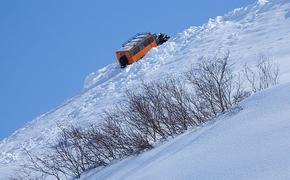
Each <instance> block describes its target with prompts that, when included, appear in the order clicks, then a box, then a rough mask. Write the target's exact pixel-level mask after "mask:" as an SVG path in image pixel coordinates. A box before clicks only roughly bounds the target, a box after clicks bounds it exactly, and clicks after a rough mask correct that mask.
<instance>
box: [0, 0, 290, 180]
mask: <svg viewBox="0 0 290 180" xmlns="http://www.w3.org/2000/svg"><path fill="white" fill-rule="evenodd" d="M289 29H290V1H289V0H273V1H269V2H267V1H262V0H259V1H258V2H257V3H255V4H252V5H249V6H248V7H245V8H239V9H236V10H234V11H232V12H230V13H228V14H227V15H225V16H223V17H217V18H215V19H210V20H209V22H208V23H207V24H205V25H203V26H201V27H190V28H188V29H187V30H185V31H184V32H182V33H180V34H179V35H178V36H177V37H176V38H173V39H171V40H170V41H168V42H167V43H166V44H164V45H163V46H161V47H158V48H155V49H153V50H152V51H151V52H150V53H149V54H148V55H147V56H146V57H145V58H144V59H143V60H141V61H139V62H138V63H136V64H134V65H131V66H129V67H128V68H126V69H120V68H119V65H118V64H117V63H113V64H111V65H108V66H106V67H104V68H103V69H100V70H98V71H97V72H95V73H92V74H91V75H89V76H88V77H87V78H86V80H85V85H84V91H83V93H81V94H80V95H78V96H76V97H73V98H72V99H70V100H68V101H67V102H65V103H64V104H63V105H61V106H59V107H57V108H55V109H53V110H51V111H50V112H48V113H46V114H44V115H41V116H40V117H38V118H36V119H34V120H33V121H31V122H30V123H28V124H27V125H26V126H25V127H24V128H22V129H19V130H18V131H16V132H15V133H14V134H13V135H12V136H10V137H9V138H7V139H5V140H3V141H2V142H1V143H0V177H5V175H6V174H11V173H12V172H13V167H14V166H17V164H19V163H21V162H22V161H25V159H23V150H24V148H27V149H28V150H32V151H35V152H41V151H42V150H43V149H44V147H45V146H47V144H48V143H49V142H52V141H53V140H54V138H55V137H56V136H57V133H58V125H63V126H65V125H68V124H78V125H82V126H86V125H88V124H96V123H98V122H99V115H100V113H101V112H102V110H103V109H104V108H107V107H110V106H113V105H114V104H116V103H118V102H119V101H120V100H121V99H122V98H123V94H124V91H125V90H126V89H127V88H134V86H138V84H139V83H140V80H142V79H145V80H146V79H150V80H151V79H159V78H162V77H163V76H166V75H167V74H180V73H183V72H185V71H187V70H188V68H189V67H190V65H191V64H192V63H193V62H194V61H196V60H197V58H198V57H200V56H208V55H213V54H218V53H221V52H224V51H227V50H229V51H230V52H231V58H232V59H233V60H234V61H235V62H236V65H237V67H239V65H243V64H245V63H248V64H252V63H254V62H255V60H256V59H257V58H258V57H259V55H261V54H264V55H266V56H268V57H270V58H273V59H275V60H276V61H277V62H278V63H279V65H280V67H281V78H280V79H281V82H282V83H288V82H290V63H289V60H290V51H289V47H290V30H289ZM279 88H281V90H280V89H279ZM287 90H288V91H289V86H288V85H285V86H281V87H277V88H276V89H275V90H273V92H270V91H269V92H264V94H263V93H261V94H260V95H257V96H255V97H252V98H251V99H249V100H247V101H246V102H244V106H245V111H243V112H242V113H241V114H239V115H237V117H229V118H226V119H225V120H222V121H221V122H220V123H218V124H215V125H212V127H211V126H209V127H207V128H205V129H204V130H200V131H198V132H196V133H194V132H193V133H189V134H186V135H184V139H183V136H182V137H179V138H178V139H176V140H174V142H172V145H170V144H169V145H170V146H174V147H173V152H174V151H175V150H174V148H176V145H174V143H175V141H176V143H177V145H178V143H182V144H183V145H184V144H186V143H187V141H189V142H190V143H191V142H192V141H193V140H192V139H195V138H194V137H195V136H198V134H199V133H201V131H204V132H206V133H204V135H202V136H201V137H202V138H199V139H198V141H197V142H196V143H193V144H192V145H191V146H186V148H185V149H184V152H183V151H181V153H180V154H177V155H176V156H174V157H172V158H182V157H180V156H183V154H184V156H186V153H188V151H189V149H190V148H196V146H198V145H203V146H204V147H202V146H201V147H200V148H201V149H200V150H205V149H206V150H207V151H210V149H215V148H217V149H218V150H219V151H217V152H221V151H222V149H223V146H221V144H222V142H221V141H223V138H222V137H223V136H225V135H226V134H220V135H218V134H219V133H221V132H225V133H228V134H229V136H232V135H231V134H230V133H231V132H232V133H236V132H237V133H239V132H240V131H241V130H243V129H248V128H246V127H247V126H250V127H251V128H252V129H249V131H245V132H240V133H241V135H242V133H246V132H248V133H251V132H252V133H253V134H252V135H253V136H257V135H258V134H260V136H264V135H265V136H266V135H267V131H268V130H269V131H274V130H277V131H278V130H281V134H278V135H277V136H275V135H273V136H270V135H271V134H270V135H269V139H268V140H269V141H274V142H276V143H277V144H276V145H281V144H283V143H287V141H286V140H283V139H281V138H280V137H281V136H282V135H285V137H290V136H289V134H287V131H286V130H287V122H286V120H285V119H284V120H285V121H284V120H283V119H282V118H281V121H282V122H281V124H279V125H281V127H276V126H275V127H273V129H270V128H271V127H269V126H270V125H272V124H270V125H269V124H264V121H265V119H262V120H260V121H259V120H257V122H253V124H250V123H251V122H248V123H249V124H247V122H244V123H246V124H244V125H243V126H241V127H240V128H241V129H237V130H236V131H233V130H234V128H235V127H236V128H239V123H241V122H240V121H243V118H245V117H243V116H246V115H247V112H248V111H249V113H253V114H255V113H257V115H258V114H259V113H261V114H262V115H265V114H264V113H262V112H261V110H260V109H259V108H260V107H259V108H258V107H256V108H257V109H252V108H249V107H252V106H254V105H255V103H256V102H254V101H256V100H257V103H258V104H256V106H257V105H260V104H263V105H265V104H266V103H262V102H267V101H271V102H276V104H273V107H272V108H271V107H268V106H267V107H264V109H266V108H268V109H269V113H270V112H271V111H272V110H273V113H277V114H278V113H279V114H281V113H282V112H283V113H284V111H282V108H280V109H277V108H276V107H280V106H278V105H279V103H280V102H279V101H278V99H281V104H282V105H283V106H282V107H284V108H286V105H289V104H287V99H289V96H285V98H284V99H283V94H282V95H280V94H281V93H284V94H285V95H286V94H287ZM279 93H280V94H279ZM278 95H279V96H278ZM267 96H273V97H275V98H276V97H277V99H275V98H273V97H267ZM287 97H288V98H287ZM274 100H275V101H274ZM282 100H284V101H282ZM259 101H260V102H261V103H260V104H259ZM270 105H271V104H270ZM265 106H266V105H265ZM261 109H263V108H262V107H261ZM254 110H257V112H255V111H254ZM278 110H279V111H278ZM280 110H281V112H280ZM287 112H288V113H289V111H285V113H287ZM249 115H250V114H249ZM255 117H257V116H255ZM273 117H275V116H273ZM277 117H278V116H277ZM231 118H233V119H234V120H233V122H231V123H226V122H228V121H230V119H231ZM283 118H284V117H283ZM247 120H249V119H247ZM274 124H275V123H274ZM283 124H284V126H283ZM266 125H268V126H266ZM277 125H278V124H277ZM231 126H233V128H232V127H231ZM255 126H257V127H259V129H257V134H255V133H254V131H255V128H254V127H255ZM283 127H284V128H286V130H285V129H283ZM288 127H289V125H288ZM210 128H214V129H216V130H213V131H209V129H210ZM227 128H229V129H228V130H226V129H227ZM263 128H265V129H263ZM275 128H277V129H275ZM229 131H231V132H229ZM207 132H208V133H209V134H208V135H207ZM283 132H284V133H286V134H283ZM211 133H214V134H211ZM261 133H262V134H261ZM217 135H218V137H216V136H217ZM203 136H208V137H205V139H206V141H205V142H203V141H202V139H203ZM234 137H239V134H237V136H233V137H232V138H233V139H231V138H229V139H227V138H225V139H224V140H225V142H227V143H226V147H227V148H229V150H230V152H236V150H239V148H238V146H235V148H236V149H231V148H232V147H231V146H230V145H231V143H232V141H234V140H235V139H234ZM250 137H251V136H250ZM213 138H220V139H217V140H219V143H216V144H217V145H219V146H217V147H215V144H214V143H215V142H214V140H215V139H213ZM275 138H277V139H275ZM248 139H249V136H247V137H246V138H244V139H237V140H236V141H237V142H241V143H244V141H245V140H248ZM250 140H251V141H252V142H250V143H252V144H255V141H258V140H259V137H257V139H250ZM280 141H281V142H280ZM282 141H283V142H282ZM212 142H214V143H212ZM237 142H235V143H236V144H237ZM203 143H205V144H203ZM250 143H249V145H251V144H250ZM261 143H262V141H261ZM279 143H280V144H279ZM258 145H259V144H256V145H255V146H254V147H256V146H257V147H258ZM281 146H282V145H281ZM187 147H188V148H189V149H187ZM162 148H164V149H166V145H165V146H164V147H161V149H162ZM242 148H243V147H242ZM245 148H246V149H245V150H252V151H254V150H253V149H251V148H252V147H245ZM267 148H269V147H268V146H267ZM287 148H288V149H289V146H287V145H285V149H284V146H283V147H281V149H278V150H279V151H283V152H284V150H288V149H287ZM268 150H269V151H267V152H266V151H265V152H264V153H265V154H261V156H263V155H269V154H267V153H269V152H270V149H268ZM158 151H160V149H156V150H153V151H152V152H149V154H147V155H144V156H141V157H139V158H141V160H140V159H136V160H135V159H132V160H128V161H134V162H133V163H132V168H131V169H133V168H135V167H134V163H135V162H136V163H137V164H138V163H139V162H141V163H143V164H146V162H148V161H149V160H148V161H147V160H146V161H143V162H142V158H145V159H146V158H148V157H150V156H152V157H153V158H154V157H156V155H157V154H154V152H155V153H158ZM173 152H172V153H173ZM238 152H239V151H238ZM275 152H277V153H282V152H278V151H275ZM151 153H152V154H151ZM195 153H196V156H198V151H196V152H195ZM212 153H213V152H212ZM150 154H151V155H150ZM226 155H227V154H226V153H224V154H222V155H221V156H220V157H218V158H215V157H214V153H213V154H209V156H207V157H205V158H208V159H212V158H213V159H214V160H215V163H218V162H220V161H222V160H224V161H225V162H228V161H227V158H228V159H231V157H226ZM249 155H251V156H254V155H255V153H254V152H253V153H252V154H251V153H250V154H249ZM282 155H283V153H282V154H281V157H280V156H277V158H282V157H283V156H282ZM269 156H270V157H272V156H271V155H269ZM162 157H164V158H165V159H168V156H164V154H163V156H162ZM192 158H193V159H192V161H203V159H194V158H195V157H194V156H192ZM241 158H243V157H241ZM258 158H261V160H262V159H263V157H258ZM273 158H274V157H273ZM239 160H240V159H237V161H239ZM268 160H269V161H268V162H267V163H268V164H272V162H273V166H271V168H273V167H274V166H275V165H276V164H275V163H276V161H275V162H274V160H273V159H271V158H270V159H268ZM272 160H273V161H272ZM278 160H279V159H278ZM149 162H150V161H149ZM170 162H172V161H171V160H170V159H169V160H168V162H167V161H166V162H165V161H164V164H166V165H168V168H172V167H174V166H173V165H172V164H171V167H170ZM122 163H124V162H121V164H119V166H123V165H122ZM229 163H235V162H233V161H230V162H229ZM246 163H249V164H250V162H246ZM220 164H221V165H220V166H223V165H228V166H230V165H235V166H236V167H237V168H238V167H240V168H242V166H239V165H240V164H224V163H222V162H221V163H220ZM135 165H136V164H135ZM159 165H160V167H161V166H162V164H158V163H156V164H154V166H156V168H154V169H155V170H157V169H158V167H157V166H159ZM202 165H203V166H201V165H200V166H198V167H195V166H194V167H192V168H200V169H201V168H202V167H206V165H209V164H206V163H204V164H202ZM282 165H283V164H281V165H279V166H278V164H277V166H275V168H277V169H278V168H280V166H282ZM116 166H118V164H117V165H115V166H113V167H111V168H110V169H108V170H106V171H104V173H106V172H107V173H111V172H112V171H113V170H112V168H114V167H116ZM144 166H147V164H146V165H144ZM220 166H218V167H220ZM235 166H234V167H235ZM284 166H285V168H287V167H288V172H289V161H286V160H285V164H284ZM164 167H165V166H164ZM189 167H190V166H189ZM267 167H269V166H267V164H266V165H265V167H261V169H259V167H258V168H257V169H255V170H256V171H262V170H265V171H266V170H267ZM128 168H129V167H128ZM213 168H214V167H213ZM159 169H160V168H159ZM164 169H166V168H164ZM164 169H163V171H164ZM136 170H138V168H137V169H136ZM204 170H206V169H204ZM281 170H283V169H281ZM160 171H161V170H160ZM168 171H170V169H168ZM201 171H202V170H200V172H201ZM228 171H230V170H228ZM136 172H138V171H136ZM148 172H149V171H148ZM161 172H162V171H161ZM189 172H190V171H189V169H184V173H185V175H188V174H187V173H189ZM215 172H216V173H217V175H218V173H219V171H218V169H216V170H215ZM116 173H117V172H116ZM151 173H152V172H150V173H148V174H147V175H148V176H147V175H146V174H144V177H139V175H140V173H139V174H138V173H137V174H131V172H129V174H128V175H132V179H134V178H147V177H148V178H149V177H155V178H156V179H158V174H153V173H152V174H151ZM245 173H247V172H245ZM115 175H116V176H114V175H112V176H111V177H122V176H123V175H125V174H119V175H118V174H115ZM145 175H146V176H147V177H146V176H145ZM159 175H161V174H159ZM169 175H170V174H168V176H169ZM177 175H178V174H176V176H177ZM97 176H98V177H106V176H105V175H104V174H98V175H97ZM137 176H138V177H137ZM170 177H172V178H173V177H174V175H172V174H171V176H170ZM178 177H180V178H181V179H182V176H178ZM197 177H198V176H197ZM220 177H222V176H220ZM269 177H270V176H269ZM184 178H185V177H184ZM280 178H282V177H280ZM0 179H1V178H0ZM101 179H102V178H101ZM229 179H231V178H230V176H229ZM262 179H263V178H262Z"/></svg>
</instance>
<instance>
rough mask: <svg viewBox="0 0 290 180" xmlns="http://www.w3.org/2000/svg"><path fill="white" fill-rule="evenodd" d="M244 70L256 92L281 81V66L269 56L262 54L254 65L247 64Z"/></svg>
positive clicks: (252, 88) (253, 90)
mask: <svg viewBox="0 0 290 180" xmlns="http://www.w3.org/2000/svg"><path fill="white" fill-rule="evenodd" d="M243 71H244V76H245V77H246V80H247V81H248V83H249V84H250V86H251V90H252V92H254V93H256V92H258V91H261V90H263V89H266V88H269V87H271V86H274V85H277V84H278V83H279V67H278V65H277V64H275V63H274V62H273V60H271V59H270V58H268V57H267V56H264V55H261V56H260V59H259V60H258V62H257V64H256V65H255V66H254V67H249V66H248V65H245V66H244V70H243Z"/></svg>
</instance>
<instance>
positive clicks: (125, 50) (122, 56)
mask: <svg viewBox="0 0 290 180" xmlns="http://www.w3.org/2000/svg"><path fill="white" fill-rule="evenodd" d="M162 37H163V38H162ZM168 39H169V36H167V35H164V34H161V33H160V34H158V35H155V34H154V35H153V34H151V33H139V34H137V35H135V36H134V37H133V38H131V39H130V40H128V41H127V42H125V43H124V44H123V45H122V47H121V48H120V49H119V50H118V51H117V52H116V56H117V59H118V62H119V64H120V65H121V68H124V67H126V66H127V65H129V64H133V63H134V62H136V61H138V60H139V59H141V58H143V57H144V56H145V55H146V54H147V53H148V52H149V51H150V49H152V48H153V47H156V46H158V45H160V44H163V43H164V42H165V41H167V40H168Z"/></svg>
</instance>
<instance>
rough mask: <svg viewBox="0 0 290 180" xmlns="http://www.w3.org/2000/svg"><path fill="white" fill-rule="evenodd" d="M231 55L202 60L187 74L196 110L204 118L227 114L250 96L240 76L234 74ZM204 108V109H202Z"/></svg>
mask: <svg viewBox="0 0 290 180" xmlns="http://www.w3.org/2000/svg"><path fill="white" fill-rule="evenodd" d="M229 55H230V54H229V53H227V54H226V55H225V56H223V57H221V58H220V57H217V56H216V57H213V58H204V57H202V58H200V59H199V62H198V63H197V64H194V65H193V67H192V69H191V70H190V71H189V72H188V73H186V78H187V79H188V80H189V82H190V83H191V84H192V85H193V88H194V96H195V98H196V102H197V103H198V104H196V105H195V106H196V109H198V110H199V111H200V114H203V115H204V117H207V118H208V117H214V116H216V115H217V114H218V113H221V112H225V111H226V110H228V109H229V108H231V107H232V106H233V105H235V104H237V103H238V102H240V101H241V100H242V99H244V98H246V97H247V96H249V93H248V92H246V91H244V90H243V89H242V86H241V81H240V80H239V78H238V77H239V76H237V75H235V74H234V73H233V64H231V62H230V58H229V57H230V56H229ZM201 107H203V108H201Z"/></svg>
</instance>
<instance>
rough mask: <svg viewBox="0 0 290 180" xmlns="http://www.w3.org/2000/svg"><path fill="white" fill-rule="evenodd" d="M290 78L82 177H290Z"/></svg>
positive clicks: (229, 179)
mask: <svg viewBox="0 0 290 180" xmlns="http://www.w3.org/2000/svg"><path fill="white" fill-rule="evenodd" d="M289 92H290V83H287V84H285V85H282V86H278V87H275V88H272V89H268V90H266V91H263V92H260V93H258V94H255V95H254V96H252V97H250V98H249V99H247V100H245V101H244V102H242V103H241V107H242V109H241V110H240V111H234V112H233V113H229V114H226V115H222V116H220V117H219V118H217V121H215V122H214V123H211V124H208V125H206V126H205V127H201V128H200V129H197V130H196V131H192V132H188V133H186V134H184V135H181V136H179V137H177V138H176V139H174V140H172V141H169V142H167V143H165V144H164V145H162V146H160V147H158V148H156V149H153V150H151V151H148V152H146V153H144V154H141V155H140V156H135V157H131V158H128V159H126V160H123V161H121V162H118V163H116V164H114V165H112V166H110V167H107V168H105V169H103V170H101V171H100V172H99V173H95V174H94V173H93V172H91V173H90V174H87V175H86V176H84V177H83V179H87V180H95V179H108V180H109V179H112V180H115V179H126V180H131V179H132V180H141V179H144V180H145V179H156V180H157V179H166V180H171V179H172V180H176V179H178V180H182V179H184V180H186V179H198V180H199V179H200V180H232V179H235V180H252V179H255V180H286V179H290V157H289V152H290V142H289V139H290V131H289V129H290V108H289V107H290V93H289Z"/></svg>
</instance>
